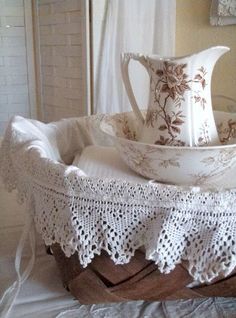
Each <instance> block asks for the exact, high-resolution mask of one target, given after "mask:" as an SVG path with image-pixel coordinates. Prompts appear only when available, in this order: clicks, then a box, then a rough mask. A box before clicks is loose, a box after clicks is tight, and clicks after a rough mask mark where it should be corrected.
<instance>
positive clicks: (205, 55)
mask: <svg viewBox="0 0 236 318" xmlns="http://www.w3.org/2000/svg"><path fill="white" fill-rule="evenodd" d="M228 51H230V48H229V47H227V46H213V47H210V48H209V49H206V50H204V51H201V52H199V53H197V55H199V57H200V58H201V59H203V61H205V62H206V63H207V64H208V66H209V67H212V68H213V67H214V65H215V64H216V62H217V61H218V59H219V58H220V57H221V56H222V55H224V54H225V53H227V52H228Z"/></svg>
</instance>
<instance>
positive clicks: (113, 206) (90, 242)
mask: <svg viewBox="0 0 236 318" xmlns="http://www.w3.org/2000/svg"><path fill="white" fill-rule="evenodd" d="M101 118H102V116H101V115H100V116H98V115H97V116H91V117H84V118H79V119H67V120H63V121H60V122H57V123H51V124H47V125H45V124H43V123H40V122H38V121H32V120H26V119H23V118H22V117H15V118H13V120H12V121H11V122H10V123H9V125H8V128H7V130H6V134H5V136H4V140H3V143H2V148H1V175H2V177H3V181H4V183H5V185H6V187H7V188H8V190H12V189H17V190H18V193H19V199H20V200H30V202H31V207H32V206H33V211H31V212H32V213H33V217H34V222H35V225H36V228H37V230H38V232H39V233H40V234H41V235H42V237H43V239H44V241H45V243H46V244H47V245H51V244H53V243H59V244H60V246H61V248H62V249H63V251H64V253H65V255H67V256H68V257H69V256H71V255H72V254H73V253H75V251H77V252H78V256H79V260H80V263H81V264H82V265H83V266H84V267H86V266H87V265H88V264H89V263H90V262H91V261H92V259H93V258H94V256H95V255H96V254H100V253H101V251H102V250H105V251H107V252H108V254H109V255H110V257H111V259H112V260H113V261H114V262H115V263H116V264H124V263H128V262H129V261H130V259H131V257H132V256H133V255H134V252H135V250H137V249H138V248H140V247H141V246H144V248H145V250H146V258H147V259H150V260H153V261H154V262H155V263H156V264H157V266H158V268H159V270H160V271H161V272H162V273H169V272H170V271H171V270H173V269H174V268H175V266H176V264H179V263H181V262H182V260H186V261H188V270H189V273H190V274H191V275H192V276H193V278H194V279H195V280H199V281H200V282H210V281H211V280H212V279H214V278H215V277H217V276H218V275H220V274H222V275H224V276H227V275H228V274H229V273H230V272H231V271H232V270H233V269H234V268H235V266H236V245H235V243H236V190H234V189H231V190H224V191H222V190H217V189H215V190H210V189H209V190H203V189H200V188H197V187H196V188H181V187H175V186H165V185H161V184H155V183H140V184H139V183H132V182H127V181H124V180H116V179H109V180H108V179H104V180H103V179H97V178H91V177H88V176H84V173H83V171H81V170H80V169H79V168H77V167H75V166H72V165H70V164H71V163H72V161H73V155H74V154H75V153H81V152H82V150H83V149H84V148H85V147H86V146H88V145H91V144H98V145H99V144H100V145H103V146H108V145H109V141H108V140H107V139H106V138H105V137H104V136H103V134H102V133H101V132H99V130H98V125H99V123H100V120H101ZM31 209H32V208H31Z"/></svg>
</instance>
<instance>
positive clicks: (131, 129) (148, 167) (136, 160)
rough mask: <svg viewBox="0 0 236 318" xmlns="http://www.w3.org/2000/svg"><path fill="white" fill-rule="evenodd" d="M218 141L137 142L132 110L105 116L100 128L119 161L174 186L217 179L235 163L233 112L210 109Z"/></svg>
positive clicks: (235, 129)
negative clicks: (183, 143) (209, 143)
mask: <svg viewBox="0 0 236 318" xmlns="http://www.w3.org/2000/svg"><path fill="white" fill-rule="evenodd" d="M214 117H215V121H216V124H217V130H218V134H219V138H220V140H221V143H220V144H219V145H217V146H207V147H174V146H164V145H154V144H146V143H141V142H138V141H137V140H139V137H140V133H141V132H140V129H139V128H138V127H139V123H138V122H137V119H136V117H135V115H134V113H133V112H127V113H118V114H114V115H106V116H104V118H103V120H102V121H101V125H100V129H101V130H102V131H103V132H104V133H105V134H107V135H108V136H109V138H110V139H111V140H112V142H113V144H114V146H115V147H116V148H117V150H118V153H119V155H120V156H121V158H122V159H123V161H124V162H125V163H126V164H127V165H128V166H129V167H130V168H131V169H132V170H134V171H135V172H137V173H138V174H140V175H142V176H144V177H146V178H148V179H152V180H156V181H159V182H164V183H168V184H177V185H202V184H206V183H208V182H211V181H213V180H215V179H217V178H220V177H222V176H223V175H224V173H226V171H227V170H228V169H230V168H232V166H233V165H235V164H236V114H235V113H227V112H220V111H215V112H214Z"/></svg>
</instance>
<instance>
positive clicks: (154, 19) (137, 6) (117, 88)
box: [94, 0, 176, 113]
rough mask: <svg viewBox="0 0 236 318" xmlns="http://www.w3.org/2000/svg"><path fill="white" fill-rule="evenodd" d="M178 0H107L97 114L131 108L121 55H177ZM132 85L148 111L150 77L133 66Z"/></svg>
mask: <svg viewBox="0 0 236 318" xmlns="http://www.w3.org/2000/svg"><path fill="white" fill-rule="evenodd" d="M175 12H176V1H175V0H168V1H166V0H145V1H144V0H107V13H106V18H105V24H104V38H103V41H102V46H101V54H100V55H99V57H98V61H97V63H96V64H97V65H98V71H97V76H96V77H95V80H94V113H114V112H123V111H128V110H130V109H131V106H130V104H129V101H128V99H127V96H126V92H125V90H124V86H123V83H122V79H121V72H120V53H121V52H139V53H146V54H150V53H156V54H161V55H165V56H170V55H173V54H174V47H175ZM130 73H131V82H132V84H133V88H134V92H135V95H136V98H137V101H138V103H139V105H140V107H141V108H146V106H147V100H148V82H149V77H148V74H147V72H146V71H145V69H144V68H143V67H142V66H141V65H139V64H138V63H137V62H131V63H130Z"/></svg>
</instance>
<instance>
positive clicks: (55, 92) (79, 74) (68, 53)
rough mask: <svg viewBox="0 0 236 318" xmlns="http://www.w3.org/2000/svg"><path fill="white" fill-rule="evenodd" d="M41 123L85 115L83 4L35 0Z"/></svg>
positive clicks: (74, 0) (79, 1) (70, 0)
mask: <svg viewBox="0 0 236 318" xmlns="http://www.w3.org/2000/svg"><path fill="white" fill-rule="evenodd" d="M37 4H38V24H39V53H40V54H39V57H40V61H39V62H40V71H41V86H42V87H41V89H42V91H41V93H42V95H41V107H42V109H43V112H42V113H43V114H42V115H43V116H42V117H43V118H42V119H43V120H45V121H47V122H49V121H55V120H58V119H60V118H65V117H74V116H83V115H86V114H87V101H86V94H87V92H86V90H87V88H86V82H87V78H86V19H85V16H86V10H85V5H84V4H85V1H84V0H60V1H58V0H38V1H37Z"/></svg>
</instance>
